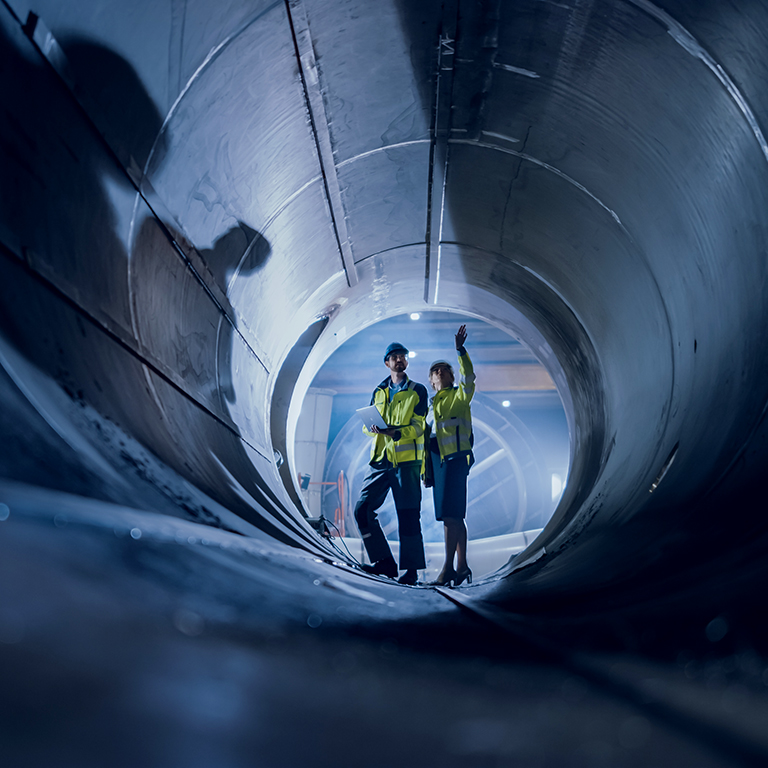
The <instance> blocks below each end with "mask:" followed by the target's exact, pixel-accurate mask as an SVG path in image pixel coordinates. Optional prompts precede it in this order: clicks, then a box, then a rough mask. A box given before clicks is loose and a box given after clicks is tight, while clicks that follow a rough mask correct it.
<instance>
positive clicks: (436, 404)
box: [427, 347, 475, 461]
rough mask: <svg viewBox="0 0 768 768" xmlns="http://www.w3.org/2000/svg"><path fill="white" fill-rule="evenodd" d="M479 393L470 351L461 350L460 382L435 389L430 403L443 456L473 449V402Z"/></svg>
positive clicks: (434, 432) (433, 426) (433, 424)
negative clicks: (436, 390) (476, 390)
mask: <svg viewBox="0 0 768 768" xmlns="http://www.w3.org/2000/svg"><path fill="white" fill-rule="evenodd" d="M474 394H475V371H474V368H473V367H472V361H471V360H470V359H469V355H468V354H467V351H466V350H465V349H464V348H463V347H462V349H461V350H460V351H459V384H458V386H453V387H446V388H445V389H441V390H439V391H438V392H436V393H435V396H434V397H433V398H432V402H431V404H430V409H429V416H428V417H427V420H428V421H429V426H430V429H431V432H432V436H433V437H436V438H437V446H438V448H439V449H440V460H441V461H442V460H443V459H445V458H446V457H447V456H451V455H452V454H455V453H463V454H466V455H467V456H469V454H470V452H471V451H472V413H471V411H470V409H469V404H470V402H471V401H472V396H473V395H474Z"/></svg>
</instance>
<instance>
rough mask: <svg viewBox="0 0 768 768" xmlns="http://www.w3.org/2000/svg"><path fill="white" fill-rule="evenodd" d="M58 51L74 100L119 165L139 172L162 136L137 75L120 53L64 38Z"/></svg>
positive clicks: (156, 114) (83, 40)
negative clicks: (132, 166)
mask: <svg viewBox="0 0 768 768" xmlns="http://www.w3.org/2000/svg"><path fill="white" fill-rule="evenodd" d="M59 42H60V43H61V48H62V50H63V51H64V55H65V56H66V59H67V64H68V67H69V72H70V75H71V77H72V79H73V81H74V85H75V95H76V96H77V97H78V98H79V99H80V100H81V101H83V103H84V104H85V107H86V111H88V112H89V114H90V116H91V118H92V119H93V120H94V121H95V122H96V125H97V127H98V128H99V130H100V131H101V132H102V134H103V135H104V136H105V138H106V139H107V142H108V143H109V145H110V147H111V148H112V150H113V151H114V152H115V154H116V155H117V156H118V157H119V158H120V160H121V161H122V162H126V158H128V157H133V158H134V160H135V161H136V164H137V166H138V168H139V169H143V168H144V166H145V164H146V162H147V160H148V158H149V154H150V152H151V151H152V148H153V147H154V145H155V141H156V140H157V139H158V137H160V141H162V134H161V133H160V128H161V126H162V116H161V115H160V113H159V111H158V109H157V107H156V106H155V104H154V103H153V101H152V100H151V99H150V97H149V94H147V92H146V89H145V88H144V85H143V84H142V82H141V81H140V80H139V77H138V75H137V74H136V70H135V69H134V68H133V67H132V66H131V65H130V64H129V63H128V62H127V61H126V60H125V59H124V58H123V57H122V56H120V55H119V54H117V53H115V52H114V51H112V50H110V49H109V48H107V47H105V46H103V45H101V44H99V43H96V42H94V41H92V40H88V39H86V38H82V37H77V36H68V37H63V38H62V39H61V40H60V41H59Z"/></svg>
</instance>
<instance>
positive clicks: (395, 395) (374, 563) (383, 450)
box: [355, 342, 427, 584]
mask: <svg viewBox="0 0 768 768" xmlns="http://www.w3.org/2000/svg"><path fill="white" fill-rule="evenodd" d="M384 365H386V366H387V368H389V371H390V375H389V376H387V378H386V379H384V381H382V382H381V384H379V386H378V387H376V389H374V390H373V396H372V397H371V405H375V406H376V407H377V408H378V410H379V413H381V416H382V418H383V419H384V422H385V424H387V425H388V427H387V429H379V428H378V427H375V426H374V427H373V428H372V429H371V430H368V428H367V427H363V432H365V433H366V434H367V435H369V436H370V437H372V438H373V445H372V446H371V460H370V462H369V464H370V469H369V470H368V474H367V475H366V477H365V480H364V482H363V489H362V491H361V493H360V500H359V501H358V502H357V506H356V507H355V520H356V521H357V526H358V528H359V529H360V534H361V535H362V537H363V543H364V544H365V551H366V552H367V553H368V557H369V558H370V560H371V565H364V566H363V568H364V570H366V571H367V572H368V573H373V574H376V575H379V576H389V577H392V578H394V577H395V576H397V565H396V564H395V560H394V558H393V557H392V550H391V549H390V548H389V543H388V542H387V539H386V537H385V536H384V531H382V530H381V525H380V524H379V521H378V517H377V514H376V510H377V509H378V508H379V507H380V506H381V505H382V504H383V503H384V500H385V499H386V497H387V493H389V491H390V489H391V490H392V495H393V496H394V499H395V509H396V510H397V527H398V532H399V536H400V568H401V569H402V570H405V573H404V574H403V575H402V576H401V577H400V578H399V579H398V581H399V582H400V583H401V584H415V583H416V577H417V573H416V572H417V571H418V570H419V569H420V568H426V561H425V559H424V542H423V541H422V538H421V519H420V517H421V485H420V474H421V463H422V458H423V456H424V420H425V418H426V415H427V389H426V387H425V386H424V385H423V384H417V383H416V382H415V381H411V380H410V379H409V378H408V376H407V375H406V373H405V369H406V368H407V367H408V350H407V349H406V348H405V347H404V346H403V345H402V344H399V343H398V342H393V343H392V344H390V345H389V346H388V347H387V351H386V352H385V353H384Z"/></svg>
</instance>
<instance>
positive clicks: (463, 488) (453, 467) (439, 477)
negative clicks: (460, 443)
mask: <svg viewBox="0 0 768 768" xmlns="http://www.w3.org/2000/svg"><path fill="white" fill-rule="evenodd" d="M432 466H433V468H434V471H435V484H434V486H433V488H432V496H433V498H434V500H435V518H436V519H437V520H444V519H445V518H446V517H449V518H452V519H454V520H463V519H464V518H465V517H466V515H467V475H468V474H469V464H468V462H467V457H466V455H465V454H460V455H457V456H455V457H453V458H447V459H445V461H443V462H442V464H441V463H440V454H439V453H438V454H435V453H433V454H432Z"/></svg>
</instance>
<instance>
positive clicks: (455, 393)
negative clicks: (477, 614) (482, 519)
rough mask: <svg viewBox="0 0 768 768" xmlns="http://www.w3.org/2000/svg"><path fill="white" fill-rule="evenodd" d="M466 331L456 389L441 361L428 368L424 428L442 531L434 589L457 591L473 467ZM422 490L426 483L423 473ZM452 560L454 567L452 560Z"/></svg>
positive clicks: (461, 335) (465, 574)
mask: <svg viewBox="0 0 768 768" xmlns="http://www.w3.org/2000/svg"><path fill="white" fill-rule="evenodd" d="M466 340H467V327H466V325H462V326H461V327H460V328H459V331H458V333H457V334H456V350H457V352H458V353H459V377H460V383H459V385H458V386H455V384H454V381H455V379H454V375H453V367H452V366H451V364H450V363H449V362H447V361H445V360H436V361H435V362H434V363H432V366H431V367H430V369H429V383H430V384H431V385H432V389H434V390H435V396H434V397H433V398H432V401H431V402H430V408H429V414H428V415H427V423H428V424H429V427H430V434H431V437H430V444H429V450H430V454H431V458H432V474H433V478H432V482H433V488H432V493H433V496H434V499H435V517H436V518H437V519H438V520H441V521H442V523H443V526H444V529H445V563H444V564H443V568H442V570H441V571H440V573H439V574H438V577H437V579H436V580H435V581H433V582H431V583H432V584H434V585H438V586H445V585H450V584H454V585H455V586H457V587H458V586H459V585H460V584H462V583H463V582H464V581H466V582H467V583H468V584H471V583H472V571H471V570H470V569H469V566H468V565H467V526H466V525H465V523H464V518H465V516H466V514H467V475H468V474H469V468H470V466H471V465H472V463H473V462H474V457H473V456H472V414H471V413H470V409H469V404H470V401H471V400H472V395H474V394H475V374H474V371H473V369H472V361H471V360H470V359H469V355H468V354H467V350H466V349H464V342H466ZM426 474H427V477H426V478H425V485H428V484H429V477H428V475H429V473H428V472H427V473H426ZM454 555H455V556H456V568H455V569H454V567H453V558H454Z"/></svg>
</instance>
